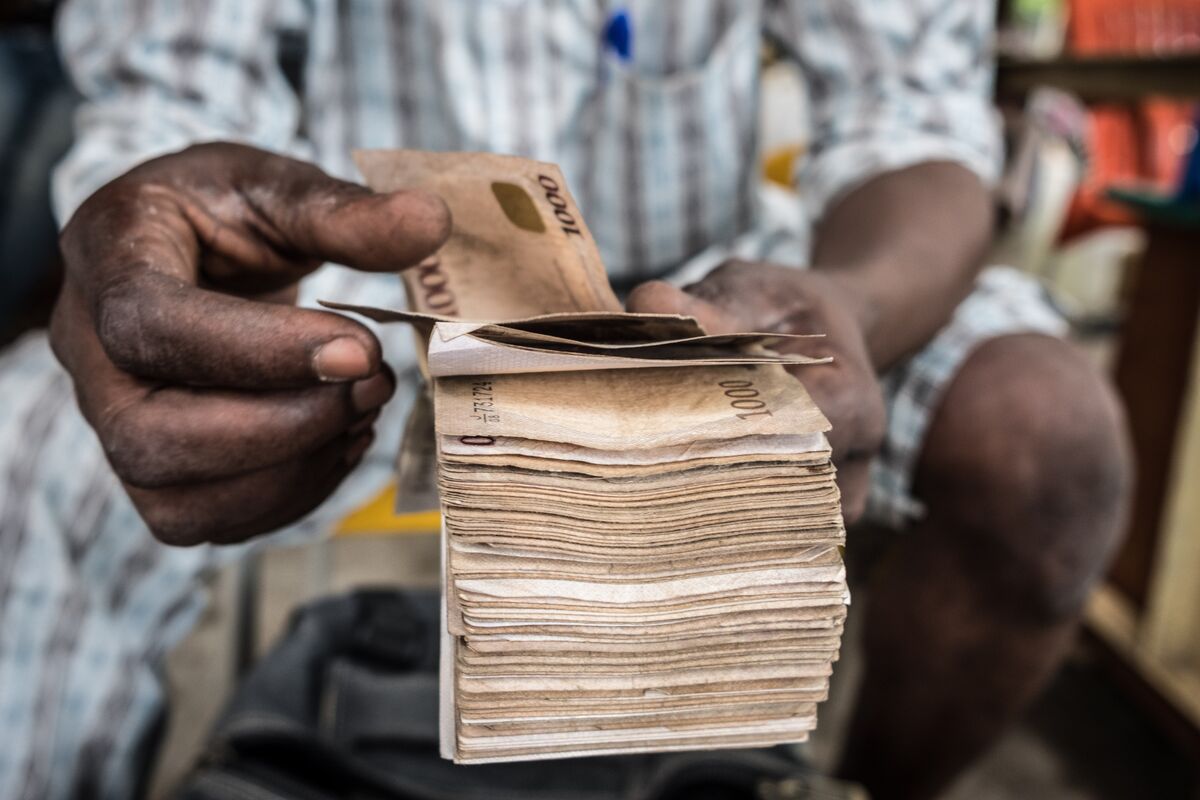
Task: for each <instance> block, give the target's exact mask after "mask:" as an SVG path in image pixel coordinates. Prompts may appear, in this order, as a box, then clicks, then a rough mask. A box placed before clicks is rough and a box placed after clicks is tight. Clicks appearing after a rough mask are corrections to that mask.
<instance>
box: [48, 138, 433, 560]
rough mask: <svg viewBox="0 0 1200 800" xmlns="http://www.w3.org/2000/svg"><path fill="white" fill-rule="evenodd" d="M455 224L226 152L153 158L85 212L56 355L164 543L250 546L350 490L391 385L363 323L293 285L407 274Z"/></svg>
mask: <svg viewBox="0 0 1200 800" xmlns="http://www.w3.org/2000/svg"><path fill="white" fill-rule="evenodd" d="M449 229H450V218H449V212H448V211H447V209H446V207H445V204H444V203H442V202H441V200H440V199H439V198H437V197H435V196H433V195H430V194H428V193H423V192H396V193H392V194H379V195H377V194H373V193H371V192H370V191H369V190H367V189H365V188H363V187H361V186H357V185H355V184H350V183H345V182H342V181H338V180H334V179H333V178H330V177H329V176H328V175H326V174H325V173H323V172H321V171H320V170H319V169H317V168H316V167H313V166H311V165H308V164H304V163H302V162H299V161H294V160H292V159H288V158H283V157H280V156H276V155H272V154H269V153H265V152H262V151H260V150H255V149H253V148H250V147H244V146H240V145H231V144H210V145H201V146H197V147H193V148H190V149H188V150H185V151H183V152H181V153H178V154H174V155H170V156H165V157H163V158H159V159H156V160H154V161H149V162H147V163H145V164H143V165H141V166H139V167H137V168H136V169H134V170H132V171H131V172H129V173H127V174H125V175H124V176H122V177H120V178H118V179H116V180H114V181H113V182H111V183H109V184H108V185H107V186H105V187H103V188H102V189H100V190H99V191H98V192H96V193H95V194H94V195H93V196H92V197H91V198H90V199H89V200H88V201H87V202H86V203H84V204H83V205H82V206H81V207H80V209H79V210H78V211H77V212H76V214H75V216H74V217H73V218H72V219H71V221H70V223H69V224H68V225H67V227H66V228H65V229H64V231H63V234H62V239H61V245H62V252H63V257H64V259H65V261H66V283H65V285H64V287H63V291H62V294H61V296H60V298H59V301H58V305H57V307H56V308H55V311H54V318H53V321H52V324H51V332H50V333H51V343H52V345H53V347H54V352H55V354H56V355H57V356H58V358H59V360H60V361H61V362H62V363H63V365H64V366H65V367H66V368H67V370H68V371H69V372H70V373H71V376H72V377H73V378H74V381H75V391H76V394H77V395H78V399H79V405H80V408H81V409H82V411H83V414H84V416H85V417H86V418H87V420H88V422H89V423H90V424H91V425H92V427H93V428H95V430H96V433H97V434H98V435H99V437H100V442H101V444H102V445H103V447H104V450H105V452H106V453H107V455H108V458H109V461H110V462H111V463H112V466H113V468H114V470H115V471H116V473H117V475H118V476H119V477H120V479H121V481H122V483H123V484H124V485H125V488H126V489H127V491H128V492H129V495H130V497H131V498H132V499H133V502H134V505H135V506H136V507H137V509H138V511H139V512H140V513H141V515H142V517H143V518H144V519H145V520H146V522H147V523H148V524H149V526H150V530H151V531H152V532H153V533H154V535H155V536H156V537H157V538H159V539H160V540H162V541H164V542H167V543H169V544H180V545H189V544H196V543H199V542H205V541H212V542H234V541H241V540H243V539H246V538H248V537H250V536H254V535H256V534H259V533H264V532H267V531H271V530H275V529H277V528H279V527H281V526H283V525H285V524H287V523H289V522H292V521H294V520H296V519H298V518H300V517H301V516H303V515H304V514H306V513H308V512H309V511H310V510H312V509H313V508H315V507H316V506H317V505H319V504H320V503H321V501H322V500H324V499H325V498H326V497H327V496H328V495H329V494H330V493H331V492H332V491H333V490H334V489H335V488H336V487H337V485H338V484H339V483H340V482H341V481H342V479H343V478H344V477H345V476H346V475H347V473H348V472H349V471H350V470H351V469H353V467H354V466H355V465H356V464H357V463H358V461H359V459H361V458H362V455H363V453H364V451H365V450H366V448H367V447H368V446H369V445H370V443H371V439H372V437H373V433H372V425H373V423H374V421H375V418H376V417H377V416H378V414H379V409H380V407H381V406H382V405H383V404H384V403H385V402H386V401H387V400H388V398H390V397H391V394H392V392H393V391H394V389H395V385H394V378H393V377H392V376H391V374H390V373H389V371H388V370H387V368H386V367H385V366H384V364H383V362H382V360H381V355H380V347H379V342H378V341H377V340H376V339H375V337H374V336H373V335H372V334H371V332H370V331H369V330H367V329H366V328H365V327H363V326H362V325H360V324H358V323H357V322H354V321H352V320H350V319H347V318H346V317H343V316H340V315H337V314H331V313H327V312H322V311H310V310H302V309H299V308H296V307H294V306H293V305H292V301H293V300H294V298H295V287H296V283H297V282H298V281H299V279H300V278H302V277H303V276H304V275H306V274H308V273H310V272H312V271H313V270H315V269H317V268H318V267H319V266H320V265H321V264H322V263H324V262H325V261H333V262H337V263H340V264H345V265H347V266H351V267H356V268H359V269H364V270H377V271H388V272H390V271H395V270H398V269H400V268H402V267H405V266H411V265H413V264H416V263H417V262H419V261H420V260H422V259H423V258H424V257H425V256H427V255H429V254H430V253H432V252H433V251H435V250H436V249H437V248H438V247H440V246H441V244H442V242H444V241H445V239H446V237H447V235H448V233H449Z"/></svg>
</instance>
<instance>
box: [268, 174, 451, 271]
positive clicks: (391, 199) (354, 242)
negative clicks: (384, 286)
mask: <svg viewBox="0 0 1200 800" xmlns="http://www.w3.org/2000/svg"><path fill="white" fill-rule="evenodd" d="M292 163H293V164H294V165H295V166H296V167H297V168H296V169H292V170H288V171H286V173H285V175H284V177H283V182H282V185H281V186H279V187H278V189H277V191H273V192H271V194H272V195H273V197H272V198H271V200H272V201H274V202H271V203H270V204H264V205H263V206H260V208H263V209H264V210H266V211H267V213H268V214H269V216H271V218H272V220H271V221H272V222H273V223H274V227H276V229H277V230H278V231H279V233H280V234H281V235H282V237H283V239H284V240H285V242H286V245H287V247H288V249H290V250H292V251H294V252H297V253H299V254H301V255H304V256H307V257H310V258H315V259H320V260H322V261H332V262H335V263H338V264H344V265H346V266H348V267H353V268H355V269H361V270H366V271H372V272H395V271H397V270H400V269H403V268H405V267H410V266H413V265H415V264H418V263H420V262H421V261H423V260H424V259H425V258H427V257H428V256H430V255H432V254H433V253H434V252H436V251H437V249H438V248H440V247H441V246H442V245H443V244H444V243H445V242H446V239H447V238H448V237H449V236H450V228H451V221H450V210H449V209H448V208H447V207H446V203H445V202H444V201H443V200H442V198H441V197H439V196H437V195H436V194H433V193H432V192H426V191H421V190H417V189H405V190H400V191H395V192H387V193H378V194H376V193H375V192H372V191H371V190H369V189H367V188H365V187H363V186H360V185H358V184H355V183H349V182H347V181H341V180H337V179H336V178H332V177H330V176H328V175H326V174H325V173H324V172H322V171H321V170H319V169H317V168H316V167H314V166H311V165H308V164H303V163H301V162H292Z"/></svg>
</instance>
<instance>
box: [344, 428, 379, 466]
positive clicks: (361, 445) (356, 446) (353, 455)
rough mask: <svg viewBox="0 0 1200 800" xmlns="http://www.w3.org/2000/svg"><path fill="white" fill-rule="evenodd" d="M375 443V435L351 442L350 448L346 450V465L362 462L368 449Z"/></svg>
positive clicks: (368, 435) (361, 437) (370, 434)
mask: <svg viewBox="0 0 1200 800" xmlns="http://www.w3.org/2000/svg"><path fill="white" fill-rule="evenodd" d="M373 441H375V434H373V433H368V434H364V435H363V436H360V437H359V438H357V439H355V440H354V441H353V442H351V444H350V448H349V449H348V450H346V463H347V464H357V463H358V462H359V461H361V460H362V457H363V454H364V453H366V452H367V448H368V447H370V446H371V442H373Z"/></svg>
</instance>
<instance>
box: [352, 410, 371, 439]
mask: <svg viewBox="0 0 1200 800" xmlns="http://www.w3.org/2000/svg"><path fill="white" fill-rule="evenodd" d="M377 419H379V410H378V409H376V410H375V411H372V412H371V413H370V414H367V415H366V416H365V417H363V418H362V419H360V420H359V421H358V422H356V423H354V424H353V425H351V426H350V427H349V428H347V429H346V433H348V434H350V435H351V436H357V435H358V434H360V433H363V432H364V431H369V430H371V426H372V425H374V424H375V420H377Z"/></svg>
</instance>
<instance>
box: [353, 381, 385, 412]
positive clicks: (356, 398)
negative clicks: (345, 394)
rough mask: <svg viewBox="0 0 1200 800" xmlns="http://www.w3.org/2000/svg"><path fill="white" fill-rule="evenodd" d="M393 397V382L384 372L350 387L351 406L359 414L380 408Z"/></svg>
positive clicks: (356, 382)
mask: <svg viewBox="0 0 1200 800" xmlns="http://www.w3.org/2000/svg"><path fill="white" fill-rule="evenodd" d="M391 396H392V381H391V379H390V378H388V376H387V375H385V374H384V373H382V372H381V373H379V374H378V375H372V376H371V377H370V378H367V379H366V380H361V381H355V383H354V385H353V386H352V387H350V404H351V405H352V406H354V410H355V412H357V413H359V414H365V413H367V412H368V411H371V410H374V409H376V408H379V407H380V406H381V405H383V404H384V403H386V402H387V401H388V398H389V397H391Z"/></svg>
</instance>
